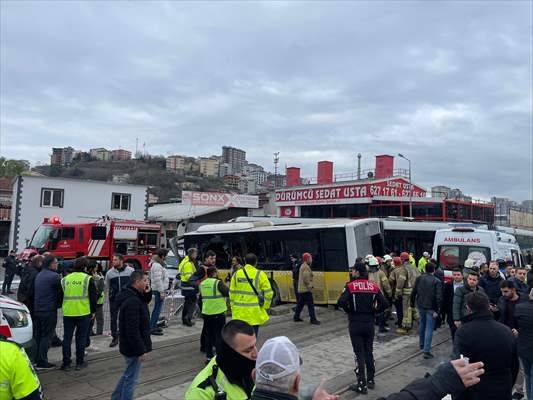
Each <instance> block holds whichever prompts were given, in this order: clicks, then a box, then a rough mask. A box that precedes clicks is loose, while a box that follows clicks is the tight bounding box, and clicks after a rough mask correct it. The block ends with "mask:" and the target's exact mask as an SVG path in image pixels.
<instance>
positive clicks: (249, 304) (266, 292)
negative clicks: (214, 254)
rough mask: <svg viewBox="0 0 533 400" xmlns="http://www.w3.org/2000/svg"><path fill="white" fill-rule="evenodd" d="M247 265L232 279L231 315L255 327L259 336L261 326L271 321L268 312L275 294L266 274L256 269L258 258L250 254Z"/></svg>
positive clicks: (230, 293)
mask: <svg viewBox="0 0 533 400" xmlns="http://www.w3.org/2000/svg"><path fill="white" fill-rule="evenodd" d="M245 263H246V265H245V266H244V267H243V268H241V269H239V270H238V271H237V272H236V273H235V274H233V276H232V277H231V284H230V292H229V298H230V304H231V313H232V318H233V319H239V320H241V321H244V322H247V323H248V324H250V325H251V326H253V327H254V330H255V335H256V336H257V334H258V332H259V326H261V325H263V324H264V323H265V322H267V321H268V320H269V319H270V317H269V316H268V314H267V310H268V309H269V308H270V303H271V302H272V295H273V292H272V287H271V286H270V282H269V280H268V277H267V276H266V274H265V273H264V272H263V271H260V270H258V269H257V268H256V265H257V256H256V255H255V254H253V253H248V254H247V255H246V257H245Z"/></svg>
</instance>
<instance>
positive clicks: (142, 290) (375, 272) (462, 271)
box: [3, 249, 533, 400]
mask: <svg viewBox="0 0 533 400" xmlns="http://www.w3.org/2000/svg"><path fill="white" fill-rule="evenodd" d="M166 255H167V251H166V250H164V249H161V250H159V251H157V253H156V254H154V255H153V257H152V261H151V263H150V270H149V271H148V272H143V271H138V270H134V269H133V268H132V267H130V266H128V265H125V264H124V258H123V256H122V255H121V254H115V255H114V256H113V259H112V263H111V268H110V269H109V270H108V271H107V273H106V274H105V276H104V275H103V274H102V271H101V268H99V266H98V265H96V264H95V263H93V262H90V261H89V260H88V259H87V258H85V257H80V258H77V259H75V260H74V261H73V262H70V263H60V262H58V260H57V259H56V257H54V256H53V255H51V254H49V253H46V252H43V253H42V254H40V255H36V256H34V257H33V259H32V260H31V262H30V263H29V264H28V265H27V266H26V267H25V268H24V271H23V273H22V279H21V282H20V285H19V289H18V291H17V298H18V299H19V300H20V301H22V302H23V303H24V304H26V305H27V307H28V309H29V310H30V312H31V315H32V318H33V320H34V339H35V343H36V348H35V351H34V352H33V354H30V359H31V361H32V363H33V364H34V366H35V367H36V368H37V369H50V368H55V367H56V366H55V365H54V364H52V363H50V362H49V361H48V350H49V347H50V345H51V344H52V343H53V342H54V341H60V340H59V338H57V335H56V325H57V315H58V314H57V311H58V309H59V308H61V309H62V313H63V327H64V333H63V339H62V348H63V360H62V364H61V366H60V369H61V370H63V371H69V370H71V369H72V358H73V357H72V354H71V346H72V341H73V340H74V341H75V349H76V351H75V357H74V358H75V369H76V370H81V369H83V368H85V367H86V366H87V361H86V350H87V349H90V348H91V340H90V338H91V336H94V335H100V334H102V333H103V304H104V302H105V299H106V296H107V298H108V301H109V306H110V317H111V336H112V337H111V342H110V344H109V346H110V347H115V346H117V345H119V351H120V353H121V354H122V355H123V357H124V360H125V370H124V373H123V375H122V377H121V378H120V380H119V381H118V383H117V385H116V388H115V390H114V392H113V395H112V399H113V400H119V399H132V398H133V395H134V391H135V386H136V383H137V380H138V377H139V374H140V370H141V365H142V362H143V361H144V360H145V359H146V357H147V354H148V353H149V352H150V351H151V350H152V341H151V336H152V335H162V334H163V330H162V329H161V328H160V327H159V326H158V325H159V324H158V322H159V319H160V314H161V309H162V304H163V301H164V298H165V296H166V293H167V289H168V287H169V277H168V275H167V268H166V264H165V259H166ZM300 259H301V261H300ZM312 263H313V257H312V255H311V254H309V253H303V254H302V255H301V258H300V255H298V254H293V255H291V258H290V267H291V269H292V277H293V289H294V294H295V297H296V300H297V303H296V306H295V308H294V309H293V310H294V315H293V321H294V322H297V323H299V322H302V321H303V319H302V318H301V315H302V311H303V308H304V306H307V309H308V314H309V322H310V323H311V324H312V325H319V324H320V321H318V319H317V317H316V311H315V308H314V302H313V295H312V291H313V271H312ZM451 274H452V277H451V280H450V281H449V282H446V280H445V279H444V271H443V270H442V269H441V268H439V267H438V266H437V262H436V261H435V260H432V259H430V258H429V255H428V254H427V253H424V255H423V257H422V258H421V259H420V260H419V261H418V263H417V262H416V261H415V260H414V258H413V256H412V254H409V253H407V252H402V253H400V254H399V256H396V255H395V254H387V255H385V256H383V257H377V256H373V255H368V256H366V257H365V258H358V259H357V260H356V262H355V264H354V265H353V266H352V267H351V268H350V280H349V282H348V283H347V284H346V286H345V287H344V290H343V291H342V293H341V294H340V297H339V300H338V302H337V306H338V308H340V309H342V310H343V311H344V312H346V314H347V315H348V332H349V337H350V339H351V343H352V350H353V353H354V358H355V364H356V368H355V374H356V380H355V383H354V384H353V385H352V386H351V387H350V388H351V389H352V390H353V391H355V392H356V393H358V394H360V395H365V394H367V393H368V390H372V389H374V388H375V386H376V382H375V373H376V371H375V362H374V358H373V343H374V335H375V325H377V326H378V332H380V333H385V332H387V331H388V324H389V321H391V320H392V321H394V320H395V323H396V327H397V329H396V333H397V334H400V335H407V334H409V333H411V332H413V331H414V328H415V327H416V325H415V323H416V322H418V336H419V346H420V350H421V354H422V355H423V357H424V358H426V359H429V358H432V357H433V354H432V352H431V349H432V339H433V332H434V330H435V329H437V328H438V327H439V326H440V325H441V324H443V323H444V322H446V323H447V325H448V327H449V330H450V335H451V337H452V338H453V352H452V360H453V361H450V362H449V363H445V364H444V365H441V366H440V367H439V368H438V369H437V371H436V372H435V373H434V374H433V375H432V376H430V377H429V378H426V379H422V380H419V381H415V382H413V383H411V384H410V385H408V386H407V387H406V388H404V390H402V391H401V392H399V393H396V394H393V395H391V396H389V397H388V398H387V399H390V400H401V399H409V400H411V399H440V398H442V396H443V395H444V394H453V395H454V399H460V400H467V399H468V400H474V399H480V400H481V399H483V400H485V399H489V400H490V399H495V400H496V399H498V400H507V399H520V398H524V396H525V395H527V398H530V399H531V395H532V372H533V288H532V284H533V276H532V272H531V271H528V270H527V269H525V268H521V267H515V266H513V265H512V263H510V262H508V261H504V260H495V261H491V262H490V263H489V265H479V266H477V265H476V264H475V263H474V261H473V260H466V261H465V263H464V265H461V266H456V267H455V268H453V270H452V273H451ZM176 282H178V283H179V285H180V286H181V293H182V294H183V296H184V306H183V310H182V322H183V324H184V325H187V326H192V325H193V324H194V319H195V318H194V315H195V313H196V312H199V313H201V316H202V319H203V321H204V324H203V327H202V333H201V349H200V350H201V351H202V352H203V353H205V355H206V360H205V363H206V365H205V367H204V369H203V370H202V371H201V372H200V374H199V375H198V376H197V377H196V378H195V379H194V380H193V382H192V383H191V385H190V386H189V388H188V390H187V393H186V395H185V398H186V399H190V400H196V399H223V398H228V399H255V400H266V399H293V398H297V396H298V393H299V386H300V379H301V377H300V368H301V363H302V360H301V357H300V354H299V351H298V349H297V348H296V346H295V345H294V344H293V343H292V342H291V341H290V340H289V339H288V338H286V337H276V338H270V339H269V340H267V341H266V342H265V344H264V345H263V347H262V348H261V349H260V350H258V349H257V346H256V340H257V336H258V335H259V331H260V327H261V326H262V325H264V324H265V323H266V322H267V321H268V320H269V318H270V317H269V312H268V310H269V308H270V305H271V302H272V300H273V296H274V292H273V290H272V288H271V286H270V281H269V279H268V277H267V276H266V274H265V273H264V272H263V271H261V270H260V269H258V268H257V257H256V256H255V254H253V253H249V254H247V255H246V256H245V257H244V260H242V259H241V258H240V257H233V259H232V262H231V270H230V273H229V274H228V276H226V278H225V279H224V280H222V279H220V278H219V275H218V270H217V268H216V254H215V253H214V252H212V251H206V252H205V254H203V259H202V261H201V262H200V260H199V254H198V250H197V249H189V250H188V251H187V256H186V257H185V258H184V259H183V260H182V261H181V263H180V265H179V268H178V276H177V277H176ZM4 289H6V290H5V292H6V293H9V292H10V287H9V285H6V287H5V288H3V290H4ZM152 299H153V300H154V304H153V308H152V310H151V312H150V309H149V306H148V305H149V303H150V302H151V301H152ZM229 309H231V316H232V320H231V321H230V322H226V316H227V313H228V311H229ZM393 311H394V312H395V314H396V318H394V313H393ZM513 387H514V393H513ZM524 389H525V390H524ZM223 396H225V397H223ZM439 396H440V397H439ZM336 398H337V396H335V395H332V394H329V393H328V392H327V391H326V389H325V387H324V385H323V384H321V385H320V386H319V387H318V388H317V389H316V391H315V393H314V395H313V399H316V400H321V399H326V400H330V399H336Z"/></svg>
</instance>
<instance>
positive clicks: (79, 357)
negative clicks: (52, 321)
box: [63, 315, 91, 365]
mask: <svg viewBox="0 0 533 400" xmlns="http://www.w3.org/2000/svg"><path fill="white" fill-rule="evenodd" d="M90 322H91V317H90V315H86V316H83V317H63V330H64V333H63V365H70V364H71V363H72V359H71V350H70V347H71V345H72V337H73V336H74V330H75V331H76V364H82V363H83V361H84V359H85V346H86V344H87V335H88V334H89V324H90Z"/></svg>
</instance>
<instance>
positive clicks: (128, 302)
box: [111, 271, 152, 400]
mask: <svg viewBox="0 0 533 400" xmlns="http://www.w3.org/2000/svg"><path fill="white" fill-rule="evenodd" d="M151 298H152V291H151V290H150V285H149V283H148V276H147V275H145V274H144V272H142V271H133V272H132V273H131V275H130V287H128V288H126V289H125V290H123V291H122V292H121V293H120V295H119V296H118V298H117V300H116V301H117V302H118V306H119V317H118V325H119V349H120V353H121V354H122V355H123V356H124V359H125V360H126V370H125V371H124V375H122V377H121V378H120V380H119V381H118V383H117V386H116V388H115V390H114V391H113V394H112V395H111V399H112V400H132V399H133V394H134V392H135V386H136V385H137V380H138V378H139V373H140V371H141V363H142V362H144V361H145V359H146V356H147V354H148V353H149V352H150V351H152V340H151V338H150V312H149V311H148V303H149V302H150V300H151Z"/></svg>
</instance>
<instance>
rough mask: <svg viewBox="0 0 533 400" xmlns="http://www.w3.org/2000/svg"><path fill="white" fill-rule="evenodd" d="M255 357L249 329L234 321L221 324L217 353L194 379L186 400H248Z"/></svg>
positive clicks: (252, 333) (251, 332)
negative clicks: (220, 338)
mask: <svg viewBox="0 0 533 400" xmlns="http://www.w3.org/2000/svg"><path fill="white" fill-rule="evenodd" d="M256 358H257V347H256V337H255V332H254V329H253V327H252V326H250V325H249V324H247V323H246V322H244V321H240V320H233V321H230V322H228V323H227V324H226V325H224V328H223V329H222V340H221V346H220V351H219V352H218V353H217V355H216V356H215V357H213V358H212V359H211V361H210V362H209V364H207V365H206V366H205V368H204V369H203V370H202V371H200V373H199V374H198V375H196V377H195V378H194V380H193V381H192V383H191V385H190V386H189V388H188V389H187V392H186V393H185V400H218V399H227V400H247V399H249V398H250V396H251V394H252V390H253V387H254V382H253V379H252V371H253V369H254V368H255V360H256Z"/></svg>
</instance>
